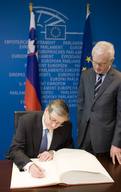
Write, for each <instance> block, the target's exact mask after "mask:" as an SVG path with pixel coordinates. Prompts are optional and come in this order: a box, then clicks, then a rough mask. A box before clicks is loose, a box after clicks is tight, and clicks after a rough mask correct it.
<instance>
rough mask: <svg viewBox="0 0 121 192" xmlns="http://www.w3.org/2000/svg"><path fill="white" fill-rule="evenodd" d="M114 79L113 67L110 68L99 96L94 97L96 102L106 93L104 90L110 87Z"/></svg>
mask: <svg viewBox="0 0 121 192" xmlns="http://www.w3.org/2000/svg"><path fill="white" fill-rule="evenodd" d="M112 81H113V71H112V69H110V70H109V72H108V73H107V75H106V77H105V79H104V81H103V83H102V85H101V87H100V89H99V91H98V94H97V96H96V97H95V99H94V102H95V101H96V100H97V99H98V98H99V97H100V96H101V95H102V94H103V93H104V91H105V90H106V89H107V88H108V87H109V85H110V84H111V82H112Z"/></svg>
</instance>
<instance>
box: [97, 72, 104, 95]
mask: <svg viewBox="0 0 121 192" xmlns="http://www.w3.org/2000/svg"><path fill="white" fill-rule="evenodd" d="M102 77H103V74H99V76H98V79H97V81H96V83H95V96H96V95H97V93H98V91H99V89H100V87H101V84H102Z"/></svg>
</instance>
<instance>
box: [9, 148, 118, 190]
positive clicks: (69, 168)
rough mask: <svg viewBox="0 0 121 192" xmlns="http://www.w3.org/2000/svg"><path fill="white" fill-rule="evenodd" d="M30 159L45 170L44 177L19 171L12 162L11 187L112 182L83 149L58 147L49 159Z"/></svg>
mask: <svg viewBox="0 0 121 192" xmlns="http://www.w3.org/2000/svg"><path fill="white" fill-rule="evenodd" d="M32 160H33V161H34V163H36V164H37V165H38V166H40V167H41V168H43V169H44V170H45V175H46V177H45V178H34V177H32V176H31V175H30V173H28V172H27V171H24V172H20V171H19V169H18V168H17V166H16V165H15V164H13V170H12V179H11V188H23V187H24V188H29V187H40V186H49V185H56V184H65V185H66V184H67V185H79V184H92V183H93V184H96V183H111V182H114V181H113V179H112V178H111V176H110V175H109V174H108V172H107V171H106V170H105V169H104V167H103V166H102V165H101V163H100V162H99V161H98V160H97V158H96V157H95V156H94V155H92V154H90V153H88V152H86V151H84V150H80V149H60V150H58V151H57V152H55V155H54V159H53V160H51V161H46V162H41V161H39V160H38V159H32Z"/></svg>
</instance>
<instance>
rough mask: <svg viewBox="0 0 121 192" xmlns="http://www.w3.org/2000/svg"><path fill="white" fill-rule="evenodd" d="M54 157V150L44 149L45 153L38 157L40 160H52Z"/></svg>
mask: <svg viewBox="0 0 121 192" xmlns="http://www.w3.org/2000/svg"><path fill="white" fill-rule="evenodd" d="M53 157H54V152H53V151H44V152H43V153H39V155H38V156H37V158H39V160H40V161H50V160H52V159H53Z"/></svg>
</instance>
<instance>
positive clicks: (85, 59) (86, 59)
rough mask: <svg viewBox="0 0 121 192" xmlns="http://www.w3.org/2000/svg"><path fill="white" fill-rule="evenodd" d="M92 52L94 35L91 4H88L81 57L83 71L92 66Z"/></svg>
mask: <svg viewBox="0 0 121 192" xmlns="http://www.w3.org/2000/svg"><path fill="white" fill-rule="evenodd" d="M91 51H92V33H91V26H90V10H89V4H87V15H86V21H85V26H84V35H83V46H82V55H81V71H82V70H84V69H87V68H90V67H91V66H92V63H91Z"/></svg>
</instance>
